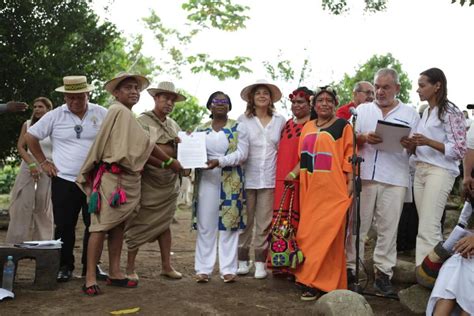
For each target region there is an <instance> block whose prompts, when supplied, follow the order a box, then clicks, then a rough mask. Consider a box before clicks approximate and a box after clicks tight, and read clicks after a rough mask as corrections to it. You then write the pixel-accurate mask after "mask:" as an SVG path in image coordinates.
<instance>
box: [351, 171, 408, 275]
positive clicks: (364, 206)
mask: <svg viewBox="0 0 474 316" xmlns="http://www.w3.org/2000/svg"><path fill="white" fill-rule="evenodd" d="M406 191H407V188H405V187H400V186H395V185H390V184H384V183H380V182H376V181H367V180H364V181H362V192H361V195H360V243H359V250H360V255H359V258H364V242H365V240H366V238H367V233H368V232H369V229H370V226H371V225H372V220H375V227H376V230H377V243H376V245H375V249H374V268H376V269H377V270H379V271H381V272H383V273H385V274H387V275H388V276H389V277H392V275H393V271H392V268H393V267H394V266H395V265H396V263H397V231H398V222H399V220H400V216H401V214H402V208H403V202H404V200H405V194H406ZM353 233H354V234H355V231H354V232H353ZM355 242H356V238H355V236H352V240H351V243H350V244H349V245H348V247H347V249H346V254H347V268H349V269H355V262H356V251H355Z"/></svg>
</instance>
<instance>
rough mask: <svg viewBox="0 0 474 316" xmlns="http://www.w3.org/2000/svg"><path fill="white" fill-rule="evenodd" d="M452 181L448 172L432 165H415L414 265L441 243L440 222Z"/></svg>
mask: <svg viewBox="0 0 474 316" xmlns="http://www.w3.org/2000/svg"><path fill="white" fill-rule="evenodd" d="M454 180H455V177H454V176H453V175H451V174H450V173H449V172H448V170H446V169H444V168H440V167H437V166H434V165H431V164H427V163H423V162H418V163H417V164H416V172H415V182H414V184H413V189H414V192H415V203H416V208H417V210H418V217H419V222H418V236H417V237H416V265H417V266H418V265H420V264H421V263H422V262H423V259H424V258H425V257H426V255H427V254H428V253H429V252H430V251H431V250H432V249H433V248H434V246H436V244H437V243H438V242H440V241H441V240H443V236H442V234H441V218H442V217H443V212H444V208H445V206H446V201H447V199H448V195H449V193H450V192H451V189H452V188H453V184H454Z"/></svg>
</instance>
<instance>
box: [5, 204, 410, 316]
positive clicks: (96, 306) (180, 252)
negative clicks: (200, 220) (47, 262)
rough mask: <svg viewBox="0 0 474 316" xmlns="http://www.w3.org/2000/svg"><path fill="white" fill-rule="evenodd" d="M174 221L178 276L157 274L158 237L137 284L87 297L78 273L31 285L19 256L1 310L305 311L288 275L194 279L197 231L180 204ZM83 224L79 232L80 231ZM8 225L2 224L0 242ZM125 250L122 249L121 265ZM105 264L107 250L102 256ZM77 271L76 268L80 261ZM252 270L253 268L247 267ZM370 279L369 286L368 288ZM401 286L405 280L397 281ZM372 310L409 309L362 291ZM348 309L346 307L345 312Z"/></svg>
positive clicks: (143, 257)
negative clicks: (48, 284)
mask: <svg viewBox="0 0 474 316" xmlns="http://www.w3.org/2000/svg"><path fill="white" fill-rule="evenodd" d="M176 218H177V223H174V224H173V225H172V232H173V246H172V252H173V256H172V263H173V265H174V267H175V269H176V270H178V271H180V272H182V273H183V275H184V278H183V279H182V280H169V279H166V278H164V277H161V276H160V271H161V267H160V266H161V261H160V252H159V248H158V243H153V244H148V245H146V246H144V247H143V248H142V249H140V252H139V254H138V257H137V264H138V268H137V273H138V274H139V276H140V284H139V286H138V288H136V289H125V288H116V287H110V286H106V285H105V282H99V286H101V288H102V290H103V291H104V292H105V293H104V294H103V295H100V296H97V297H87V296H85V295H83V294H82V292H81V286H82V284H83V283H84V280H83V279H81V278H80V277H79V276H75V278H74V279H73V280H72V281H70V282H67V283H61V284H58V289H57V290H55V291H34V290H32V289H31V283H32V280H33V278H34V276H33V271H34V270H33V269H34V261H31V260H23V261H20V263H19V267H18V274H17V278H16V280H15V284H14V292H15V295H16V297H15V299H14V300H8V301H2V302H0V315H20V314H21V315H82V314H87V315H106V314H109V312H111V311H116V310H121V309H129V308H134V307H139V308H140V311H139V312H138V313H137V314H139V315H305V314H309V310H308V306H310V304H314V303H313V302H303V301H300V299H299V294H300V291H299V290H298V289H297V288H296V286H295V285H294V284H292V283H290V282H289V281H287V280H282V279H274V278H273V277H271V276H270V277H269V278H267V279H265V280H256V279H254V278H253V277H252V276H251V274H249V276H245V277H239V278H238V281H237V282H235V283H231V284H224V283H223V282H222V280H221V279H220V278H219V276H218V275H213V277H212V279H211V281H210V282H209V283H207V284H197V283H196V282H195V281H194V279H193V275H194V269H193V267H194V245H195V233H194V232H192V231H190V213H189V211H182V210H180V211H179V212H178V213H177V215H176ZM82 227H83V226H82V225H79V226H78V229H77V236H78V237H80V236H82ZM5 235H6V231H5V230H0V242H3V241H4V240H5ZM81 244H82V243H81V242H80V240H78V241H76V245H77V247H76V249H75V254H76V262H80V251H81V249H80V248H79V245H81ZM125 260H126V251H124V252H123V253H122V265H123V267H125ZM102 261H103V264H102V267H103V268H104V269H105V270H106V268H107V262H108V258H107V256H106V250H104V254H103V256H102ZM77 266H78V267H76V271H75V273H76V274H79V273H80V270H81V269H80V268H81V266H80V263H79V264H77ZM251 272H252V271H251ZM371 283H372V281H371V282H369V286H368V288H367V291H372V288H371ZM397 286H398V287H399V288H401V287H407V286H408V285H404V286H403V285H397ZM366 299H367V301H368V302H369V304H370V305H371V306H372V309H373V310H374V313H375V315H405V316H409V315H412V314H411V313H410V312H409V311H407V310H406V309H405V308H404V307H402V306H401V305H400V303H399V302H398V301H396V300H391V299H382V298H378V297H373V296H366ZM348 315H349V313H348ZM341 316H342V315H341Z"/></svg>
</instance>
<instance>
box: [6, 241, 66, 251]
mask: <svg viewBox="0 0 474 316" xmlns="http://www.w3.org/2000/svg"><path fill="white" fill-rule="evenodd" d="M62 243H63V242H62V241H61V239H58V240H29V241H24V242H22V243H19V244H15V246H16V247H20V248H30V249H32V248H39V249H60V248H61V247H62Z"/></svg>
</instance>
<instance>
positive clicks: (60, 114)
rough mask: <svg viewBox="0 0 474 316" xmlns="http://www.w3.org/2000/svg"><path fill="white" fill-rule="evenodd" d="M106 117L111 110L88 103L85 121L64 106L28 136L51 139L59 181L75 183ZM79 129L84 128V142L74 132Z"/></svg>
mask: <svg viewBox="0 0 474 316" xmlns="http://www.w3.org/2000/svg"><path fill="white" fill-rule="evenodd" d="M106 115H107V109H105V108H104V107H102V106H99V105H97V104H93V103H88V107H87V112H86V113H85V114H84V117H83V119H82V120H81V119H80V118H79V117H78V116H77V115H75V114H73V113H72V112H71V111H69V108H68V107H67V105H66V104H63V105H62V106H60V107H57V108H56V109H54V110H52V111H49V112H48V113H46V114H45V115H44V116H43V117H42V118H41V120H39V121H38V122H36V123H35V125H33V126H31V127H30V128H29V129H28V133H29V134H31V135H33V136H34V137H36V138H37V139H39V140H42V139H44V138H46V137H48V136H49V137H51V143H52V145H53V162H54V164H55V166H56V168H58V177H60V178H62V179H64V180H67V181H71V182H74V181H75V180H76V177H77V174H78V173H79V171H80V169H81V167H82V164H83V163H84V161H85V159H86V157H87V154H88V153H89V149H90V148H91V146H92V143H93V142H94V140H95V137H96V135H97V133H98V132H99V129H100V126H101V124H102V121H103V120H104V118H105V116H106ZM76 125H81V126H82V132H81V134H80V138H77V134H76V132H75V130H74V126H76Z"/></svg>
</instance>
